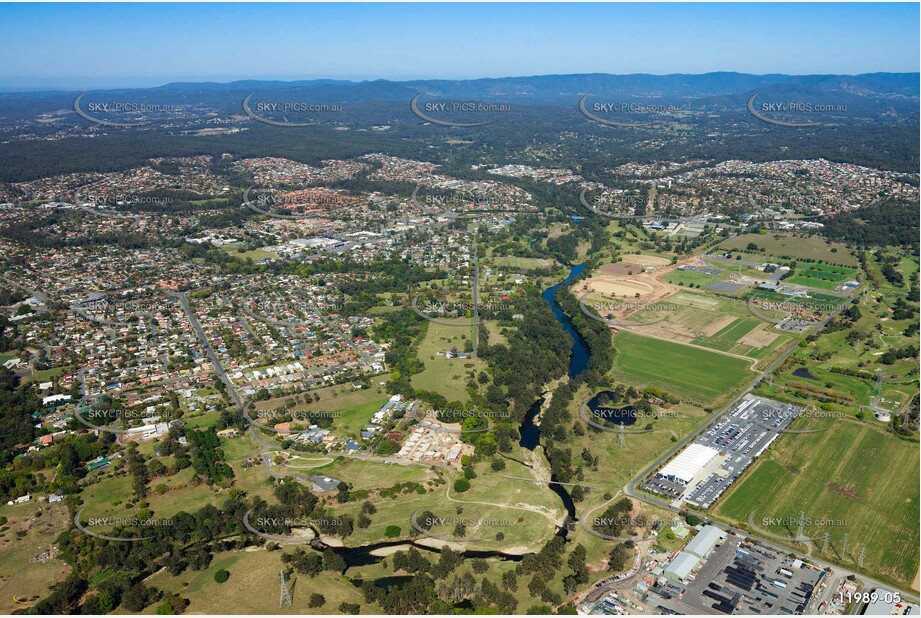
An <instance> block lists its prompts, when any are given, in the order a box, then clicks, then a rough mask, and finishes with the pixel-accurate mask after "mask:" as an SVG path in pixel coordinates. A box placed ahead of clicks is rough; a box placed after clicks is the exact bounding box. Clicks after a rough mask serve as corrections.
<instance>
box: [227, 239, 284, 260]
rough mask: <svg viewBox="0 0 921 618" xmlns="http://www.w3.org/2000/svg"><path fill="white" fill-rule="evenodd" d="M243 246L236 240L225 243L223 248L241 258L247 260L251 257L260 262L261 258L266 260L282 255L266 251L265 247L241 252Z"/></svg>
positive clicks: (275, 258)
mask: <svg viewBox="0 0 921 618" xmlns="http://www.w3.org/2000/svg"><path fill="white" fill-rule="evenodd" d="M242 246H243V244H242V243H236V242H235V243H231V244H229V245H224V246H222V247H221V249H223V250H224V251H225V252H226V253H228V254H230V255H232V256H234V257H237V258H240V259H241V260H245V259H247V258H249V259H251V260H253V261H254V262H259V261H260V260H266V259H271V260H277V259H278V258H279V257H281V256H280V255H278V254H277V253H275V252H274V251H266V250H265V249H252V250H250V251H244V252H242V253H241V252H240V251H239V249H240V248H241V247H242Z"/></svg>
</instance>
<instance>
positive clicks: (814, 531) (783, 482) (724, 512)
mask: <svg viewBox="0 0 921 618" xmlns="http://www.w3.org/2000/svg"><path fill="white" fill-rule="evenodd" d="M795 428H796V429H811V428H817V429H826V431H819V432H816V433H809V434H785V435H783V436H781V437H780V438H779V439H778V440H777V442H775V444H774V445H773V446H772V447H771V449H770V450H769V451H768V452H767V454H766V456H765V457H764V458H763V459H761V460H760V461H759V462H757V463H756V464H755V466H754V467H753V468H752V469H751V472H750V473H748V474H747V475H746V476H745V477H743V478H742V480H741V481H740V482H739V483H737V485H736V487H735V488H734V489H732V490H731V491H730V492H729V494H728V495H727V496H725V497H724V498H723V499H722V501H721V502H720V503H719V504H718V505H717V508H716V511H715V512H716V514H717V515H719V516H721V517H722V518H724V519H726V520H727V521H730V522H732V523H736V524H745V523H746V522H747V519H748V516H749V514H750V513H752V512H755V513H756V517H755V518H754V520H755V523H756V524H758V525H759V527H761V528H762V529H764V530H766V531H768V532H771V533H773V534H780V535H789V534H790V532H789V531H787V530H786V529H785V528H784V527H783V526H781V525H777V526H773V527H772V526H770V525H765V526H761V524H762V519H761V518H764V517H767V518H773V517H777V518H783V517H786V518H796V517H799V514H800V512H802V511H805V514H806V517H808V518H811V519H812V520H813V521H816V520H822V521H824V522H829V523H827V524H826V525H824V526H821V527H819V526H812V527H807V528H806V529H805V531H804V533H805V534H806V536H819V537H820V536H822V535H823V534H824V533H826V532H827V533H828V534H829V535H830V539H831V546H832V547H833V548H834V551H835V552H838V553H839V554H840V552H841V551H842V549H843V543H844V534H845V533H847V534H848V545H847V555H845V556H842V555H828V556H826V559H831V560H835V561H837V562H839V563H841V564H844V565H846V566H848V567H849V568H855V569H857V570H862V571H864V572H866V573H868V574H872V575H873V576H874V577H879V578H881V579H886V580H889V581H892V582H895V583H898V584H900V585H902V586H906V587H907V586H909V585H910V584H911V582H912V580H914V578H915V574H916V573H917V571H918V566H919V556H918V544H919V541H921V539H919V531H918V518H919V499H918V491H917V490H918V484H919V462H918V444H917V442H913V441H907V440H901V439H899V438H897V437H895V436H893V435H892V434H889V433H886V431H885V430H884V429H882V428H877V427H873V426H869V425H866V424H862V423H859V422H856V421H852V420H840V419H817V418H804V419H802V420H800V421H797V423H796V425H795ZM869 462H872V464H869ZM868 464H869V465H868ZM764 505H770V509H768V510H765V507H764ZM743 527H748V526H743ZM794 533H795V530H794ZM860 548H864V549H865V550H866V558H865V562H864V568H863V569H860V568H859V567H857V565H856V558H855V557H856V555H857V552H858V551H859V550H860ZM816 550H817V548H816V547H815V546H813V552H815V551H816ZM829 554H831V551H830V552H829Z"/></svg>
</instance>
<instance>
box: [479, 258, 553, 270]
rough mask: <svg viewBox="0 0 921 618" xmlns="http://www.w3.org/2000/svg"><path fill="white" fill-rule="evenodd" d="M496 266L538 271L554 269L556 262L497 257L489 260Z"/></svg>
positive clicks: (540, 259)
mask: <svg viewBox="0 0 921 618" xmlns="http://www.w3.org/2000/svg"><path fill="white" fill-rule="evenodd" d="M488 261H489V262H491V263H493V264H495V265H496V266H505V267H508V268H520V269H522V270H537V269H546V268H553V267H554V266H555V265H556V262H554V261H553V260H548V259H546V258H526V257H504V256H495V257H491V258H489V260H488Z"/></svg>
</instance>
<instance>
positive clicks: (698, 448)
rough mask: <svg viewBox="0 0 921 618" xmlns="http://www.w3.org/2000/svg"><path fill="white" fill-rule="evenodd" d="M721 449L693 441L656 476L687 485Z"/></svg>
mask: <svg viewBox="0 0 921 618" xmlns="http://www.w3.org/2000/svg"><path fill="white" fill-rule="evenodd" d="M717 455H719V451H717V450H716V449H714V448H710V447H709V446H706V445H703V444H697V443H696V442H695V443H692V444H690V445H689V446H688V447H687V448H686V449H684V450H683V451H681V452H680V453H679V454H678V456H677V457H675V458H674V459H672V460H671V461H670V462H668V464H666V466H665V467H664V468H662V469H661V470H659V472H658V474H657V475H656V476H659V477H661V478H664V479H666V480H668V481H671V482H673V483H681V484H682V485H687V484H688V483H690V482H691V481H692V480H693V479H694V477H695V476H697V473H698V472H700V471H701V470H703V469H704V467H705V466H706V465H707V464H708V463H710V462H711V461H712V460H713V458H714V457H716V456H717Z"/></svg>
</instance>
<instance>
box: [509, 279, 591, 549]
mask: <svg viewBox="0 0 921 618" xmlns="http://www.w3.org/2000/svg"><path fill="white" fill-rule="evenodd" d="M584 269H585V263H582V264H577V265H575V266H573V267H572V268H570V270H569V275H568V276H567V277H566V279H564V280H563V281H561V282H560V283H557V284H556V285H554V286H552V287H549V288H547V289H546V290H544V293H543V294H541V297H542V298H543V299H544V300H545V301H547V302H548V303H549V304H550V309H552V310H553V315H554V316H555V317H556V320H557V322H559V323H560V326H562V327H563V330H565V331H566V332H567V333H569V336H570V337H571V338H572V348H571V352H570V355H569V378H570V379H572V378H575V377H576V376H578V375H579V374H580V373H582V372H583V371H585V369H586V367H588V358H589V352H588V346H587V345H586V344H585V340H584V339H582V335H580V334H579V331H577V330H576V328H575V326H573V324H572V320H570V319H569V316H567V315H566V313H564V312H563V308H562V307H560V305H559V303H558V302H557V300H556V291H557V290H559V289H560V288H561V287H562V286H564V285H566V286H568V285H571V284H572V282H573V281H575V279H576V278H577V277H578V276H579V275H580V274H582V271H583V270H584ZM543 403H544V398H543V397H542V398H540V399H538V400H537V401H535V402H534V404H533V405H532V406H531V408H530V409H529V410H528V413H527V415H526V416H525V417H524V421H523V422H522V423H521V428H520V429H519V433H520V434H521V440H519V444H520V445H521V446H522V447H524V448H526V449H528V450H530V451H533V450H534V449H535V448H537V447H538V446H539V445H540V426H539V425H537V424H536V423H535V422H534V420H535V418H536V417H537V415H538V414H539V413H540V409H541V406H542V405H543ZM550 480H551V481H555V480H556V477H555V476H554V477H550ZM548 487H550V490H551V491H553V492H554V493H555V494H556V495H558V496H559V497H560V500H562V501H563V506H564V507H565V508H566V513H567V514H568V515H569V520H570V521H575V519H576V505H575V502H573V499H572V496H570V495H569V491H567V489H566V486H565V485H557V484H555V483H553V484H550V485H548ZM568 531H569V529H568V528H567V527H566V526H563V527H562V528H560V531H559V534H560V535H562V536H566V534H567V533H568Z"/></svg>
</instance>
